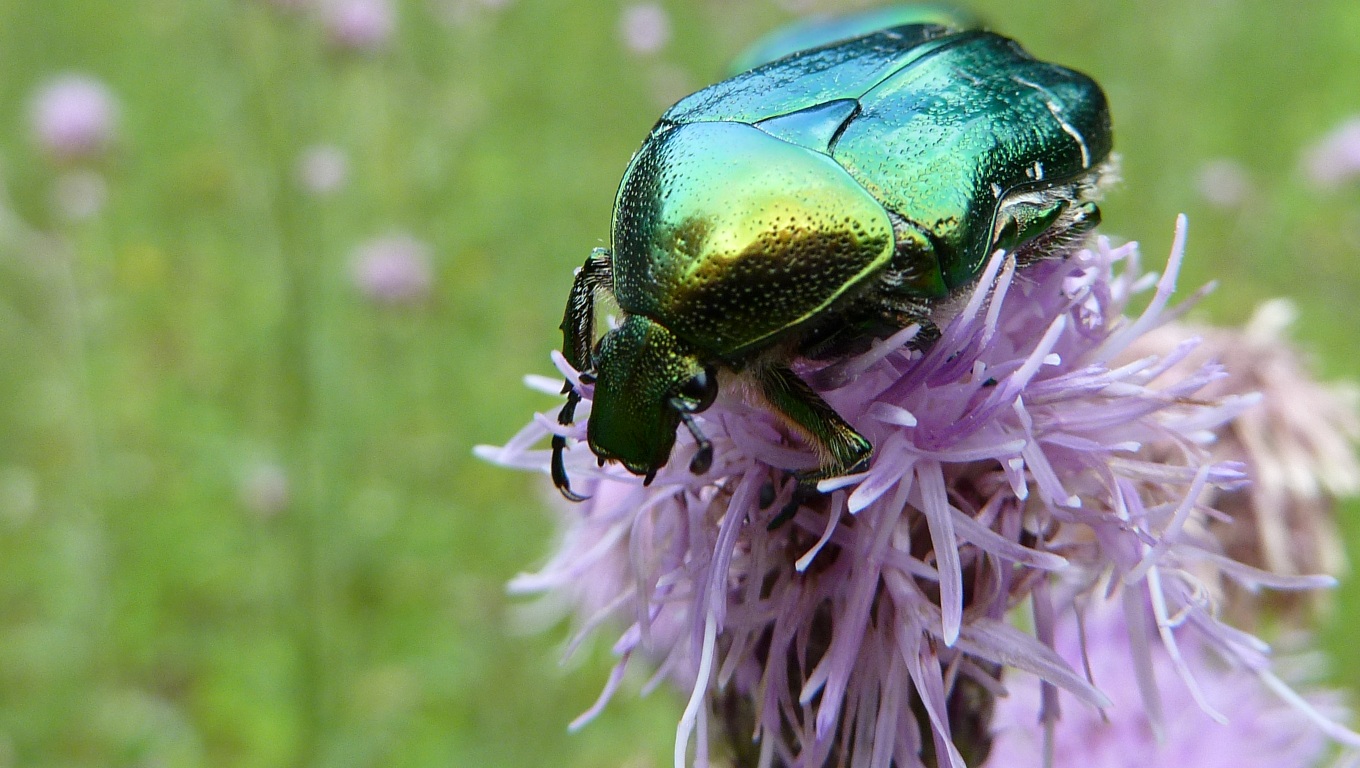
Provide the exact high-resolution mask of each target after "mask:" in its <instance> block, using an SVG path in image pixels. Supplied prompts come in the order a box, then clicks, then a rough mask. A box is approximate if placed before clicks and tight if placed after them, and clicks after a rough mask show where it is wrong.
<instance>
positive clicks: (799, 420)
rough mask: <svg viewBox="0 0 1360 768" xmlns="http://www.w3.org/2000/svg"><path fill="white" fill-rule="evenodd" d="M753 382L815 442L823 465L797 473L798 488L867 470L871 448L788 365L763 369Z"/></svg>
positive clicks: (789, 419) (861, 436) (862, 437)
mask: <svg viewBox="0 0 1360 768" xmlns="http://www.w3.org/2000/svg"><path fill="white" fill-rule="evenodd" d="M755 380H756V382H757V384H758V385H759V386H760V391H761V394H763V395H764V396H765V399H766V400H767V401H768V402H769V403H770V406H771V407H772V408H774V410H775V411H776V412H778V413H779V414H780V415H781V416H783V417H784V418H785V419H787V420H788V422H789V423H790V424H791V425H792V426H793V427H794V428H795V429H797V430H798V431H799V432H802V433H803V434H804V435H806V436H807V437H809V438H810V439H811V440H812V441H813V442H815V443H816V446H817V448H818V453H820V454H822V457H823V461H822V466H820V467H818V468H817V469H814V470H809V471H805V472H799V473H797V477H798V482H799V484H800V485H806V486H811V485H814V484H815V483H816V482H817V481H818V480H825V479H826V478H828V477H836V476H838V475H848V474H854V473H855V472H863V471H864V470H865V469H867V468H868V466H869V457H870V456H871V455H872V454H873V451H874V447H873V446H872V445H870V444H869V441H868V440H865V439H864V436H863V435H861V434H860V433H858V432H856V431H855V428H854V427H852V426H850V425H849V424H848V423H847V422H846V421H845V419H843V418H841V415H840V414H839V413H836V409H834V408H832V407H831V406H830V405H827V403H826V401H825V400H823V399H822V397H821V395H818V394H817V393H816V391H814V390H813V389H812V387H809V386H808V385H807V383H806V382H804V381H803V380H802V379H800V378H798V376H797V374H795V373H794V372H793V371H791V370H789V369H788V367H787V366H783V365H767V366H762V367H760V368H758V369H757V370H756V371H755Z"/></svg>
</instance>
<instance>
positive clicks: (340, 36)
mask: <svg viewBox="0 0 1360 768" xmlns="http://www.w3.org/2000/svg"><path fill="white" fill-rule="evenodd" d="M321 18H322V23H323V24H324V25H325V28H326V34H327V36H328V37H329V38H330V40H331V43H332V44H334V45H335V46H336V47H337V48H342V49H345V50H351V51H357V52H360V53H373V52H375V51H378V50H381V49H382V48H384V47H386V46H387V43H388V42H389V40H391V38H392V34H393V32H395V31H396V24H397V20H396V11H395V9H394V8H393V7H392V4H391V2H390V0H326V1H325V3H324V4H323V5H322V6H321Z"/></svg>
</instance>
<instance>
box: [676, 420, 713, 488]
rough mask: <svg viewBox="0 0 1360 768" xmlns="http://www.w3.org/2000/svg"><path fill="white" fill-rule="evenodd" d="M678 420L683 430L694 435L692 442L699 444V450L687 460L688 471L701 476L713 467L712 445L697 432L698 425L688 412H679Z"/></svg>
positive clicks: (702, 434)
mask: <svg viewBox="0 0 1360 768" xmlns="http://www.w3.org/2000/svg"><path fill="white" fill-rule="evenodd" d="M680 420H681V421H683V422H684V423H685V429H688V430H689V433H690V434H691V435H694V442H696V443H698V444H699V450H697V451H695V452H694V458H692V459H690V460H689V471H690V472H693V473H694V474H696V475H702V474H703V473H705V472H707V471H708V468H709V467H711V466H713V443H711V442H709V441H708V438H707V437H704V433H703V432H701V431H699V423H698V422H696V421H695V420H694V415H693V414H691V413H690V412H689V411H680Z"/></svg>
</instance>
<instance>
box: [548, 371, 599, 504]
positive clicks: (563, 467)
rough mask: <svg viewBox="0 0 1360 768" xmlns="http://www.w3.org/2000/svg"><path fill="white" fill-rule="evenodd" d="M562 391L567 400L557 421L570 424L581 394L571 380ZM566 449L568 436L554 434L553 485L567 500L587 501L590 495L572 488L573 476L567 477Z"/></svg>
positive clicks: (558, 413)
mask: <svg viewBox="0 0 1360 768" xmlns="http://www.w3.org/2000/svg"><path fill="white" fill-rule="evenodd" d="M562 393H563V394H565V395H566V396H567V402H566V404H564V405H563V406H562V410H560V411H558V412H557V423H558V424H570V423H571V420H572V419H573V418H574V417H575V416H576V404H577V403H579V402H581V395H580V393H578V392H577V391H576V388H575V387H573V386H572V385H571V382H570V381H568V382H567V383H566V384H564V385H563V386H562ZM566 451H567V438H566V436H565V435H553V438H552V467H551V471H552V481H553V485H555V486H557V490H558V491H559V492H561V494H562V496H563V497H564V498H566V500H567V501H585V500H586V499H588V498H590V497H589V496H582V495H581V494H579V493H577V492H575V491H573V490H572V489H571V478H569V477H567V461H566Z"/></svg>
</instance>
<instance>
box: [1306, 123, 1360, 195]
mask: <svg viewBox="0 0 1360 768" xmlns="http://www.w3.org/2000/svg"><path fill="white" fill-rule="evenodd" d="M1303 168H1304V171H1305V172H1306V173H1307V174H1308V178H1310V179H1311V180H1312V181H1313V183H1315V184H1317V185H1318V186H1320V187H1339V186H1341V185H1342V184H1345V183H1347V182H1350V181H1354V180H1356V179H1357V178H1360V116H1357V117H1352V118H1350V119H1349V120H1347V121H1346V122H1344V123H1342V124H1341V125H1339V126H1337V127H1336V128H1335V129H1333V130H1332V132H1331V133H1328V134H1327V135H1326V136H1323V137H1322V138H1321V139H1319V140H1318V142H1317V143H1316V144H1314V145H1313V146H1311V147H1309V148H1308V149H1307V150H1305V152H1304V155H1303Z"/></svg>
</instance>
